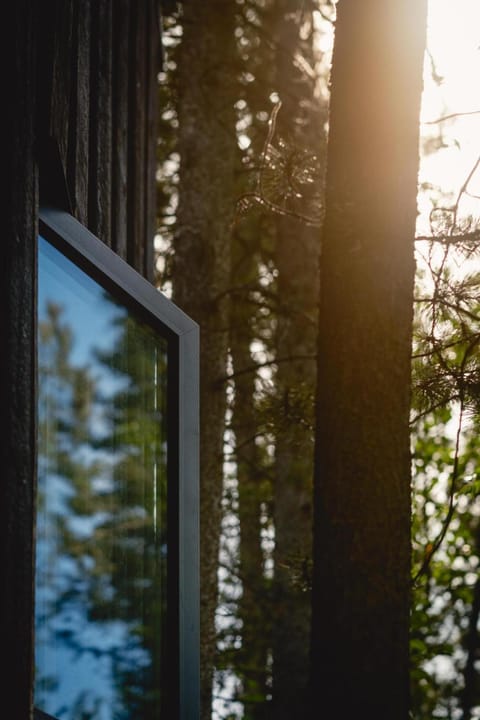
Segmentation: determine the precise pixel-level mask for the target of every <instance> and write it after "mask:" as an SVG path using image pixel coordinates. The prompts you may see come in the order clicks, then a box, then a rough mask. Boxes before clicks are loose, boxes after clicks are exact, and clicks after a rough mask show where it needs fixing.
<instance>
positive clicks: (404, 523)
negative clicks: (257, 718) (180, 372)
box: [311, 0, 426, 720]
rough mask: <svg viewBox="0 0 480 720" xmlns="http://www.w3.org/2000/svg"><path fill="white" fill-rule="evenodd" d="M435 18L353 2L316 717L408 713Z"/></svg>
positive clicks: (411, 8)
mask: <svg viewBox="0 0 480 720" xmlns="http://www.w3.org/2000/svg"><path fill="white" fill-rule="evenodd" d="M425 26H426V2H425V1H422V0H416V1H415V2H401V3H399V2H397V0H368V1H367V2H363V3H359V2H355V0H345V1H344V2H341V3H339V5H338V19H337V27H336V41H335V49H334V56H333V63H332V85H331V99H330V135H329V150H328V165H327V167H328V170H327V187H326V220H325V226H324V232H323V246H322V257H321V288H320V304H319V307H320V320H319V345H318V368H317V372H318V396H317V435H316V470H315V515H314V526H315V527H314V576H313V611H312V616H313V620H312V624H313V630H312V674H311V691H312V700H313V702H314V704H313V707H316V708H318V710H317V714H318V715H319V716H320V715H322V717H323V716H324V712H325V710H326V709H328V710H327V711H328V712H332V711H333V710H334V712H335V717H336V718H337V720H342V719H343V718H345V719H346V718H351V717H353V716H355V717H357V716H361V717H364V716H365V717H368V718H369V720H377V719H378V720H385V718H387V717H388V718H389V720H397V719H398V720H400V719H402V720H406V718H407V717H408V712H409V667H408V665H409V663H408V633H409V604H410V451H409V406H410V354H411V324H412V307H413V280H414V270H415V265H414V254H413V238H414V230H415V217H416V189H417V171H418V126H419V110H420V96H421V83H422V59H423V51H424V42H425Z"/></svg>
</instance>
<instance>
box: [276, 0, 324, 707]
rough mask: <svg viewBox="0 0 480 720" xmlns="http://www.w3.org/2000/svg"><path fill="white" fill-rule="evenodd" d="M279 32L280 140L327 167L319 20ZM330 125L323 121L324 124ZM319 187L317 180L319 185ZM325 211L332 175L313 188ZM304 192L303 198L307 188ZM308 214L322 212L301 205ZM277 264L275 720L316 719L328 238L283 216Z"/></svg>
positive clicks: (283, 22)
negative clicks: (311, 677)
mask: <svg viewBox="0 0 480 720" xmlns="http://www.w3.org/2000/svg"><path fill="white" fill-rule="evenodd" d="M276 10H277V11H278V12H280V13H281V14H280V15H279V17H278V21H277V27H276V81H275V82H276V88H277V91H278V93H279V97H280V99H281V101H282V108H281V110H280V112H279V114H278V118H277V128H276V129H277V133H278V138H276V139H275V138H274V142H275V140H276V141H277V142H278V141H279V140H280V139H283V140H284V141H285V142H286V143H287V144H288V145H289V146H291V147H292V149H293V148H295V147H297V148H300V149H302V150H307V151H308V152H309V153H311V154H315V155H316V157H317V163H318V165H319V167H320V166H324V164H325V150H326V148H325V135H324V133H323V134H322V124H323V125H324V123H325V120H326V107H325V104H324V101H322V100H321V99H320V98H317V97H316V96H315V87H314V86H315V79H314V78H311V77H310V76H308V75H307V74H306V73H305V71H303V70H301V69H299V67H297V65H296V64H295V59H296V58H297V56H298V55H299V54H301V55H302V56H303V57H304V58H305V60H306V61H307V62H308V63H310V65H311V66H312V67H313V66H314V49H313V38H314V36H313V26H312V27H311V28H310V35H309V37H308V38H305V37H303V38H302V37H301V30H303V32H305V29H306V27H307V22H308V19H309V18H310V21H312V17H311V14H310V16H309V15H308V14H307V12H306V10H305V8H303V9H300V8H299V4H298V2H297V1H296V0H283V1H282V2H280V3H278V4H277V7H276ZM322 121H323V122H322ZM312 179H313V178H312ZM306 187H307V188H308V190H309V191H310V192H311V191H312V190H315V197H316V198H317V199H318V205H319V204H320V203H321V194H322V177H321V174H320V173H318V175H317V176H316V177H315V183H312V184H310V185H308V186H306ZM303 189H304V186H300V187H299V188H297V190H303ZM297 203H298V207H297V208H296V209H297V210H298V211H299V212H300V213H301V214H302V215H305V216H308V215H309V214H310V213H311V212H312V211H315V213H319V207H315V208H313V207H309V205H311V201H309V202H307V201H306V199H303V198H297ZM275 219H276V222H275V265H276V269H277V272H278V277H277V293H278V298H277V318H276V332H275V352H276V355H277V357H278V358H279V359H280V362H279V363H278V369H277V372H276V376H275V382H276V392H277V397H278V403H279V406H278V411H279V412H278V419H277V423H276V427H277V432H276V437H275V465H274V525H275V554H274V566H275V579H274V606H273V608H272V615H273V617H274V622H273V635H272V641H273V672H272V696H273V708H274V712H273V717H275V720H291V718H293V717H300V716H302V717H303V716H304V715H306V713H307V711H306V705H305V703H306V696H305V694H306V689H307V682H308V668H309V652H308V650H309V637H310V623H311V593H310V572H311V558H312V516H313V512H312V506H313V496H312V493H313V486H312V476H313V430H312V425H313V413H312V409H313V408H312V405H313V399H312V394H313V392H314V388H315V385H316V380H315V378H316V366H315V359H314V358H315V352H316V341H317V328H318V319H317V313H318V307H317V299H318V285H319V273H318V263H319V253H320V240H319V237H318V229H317V228H315V227H312V226H309V225H307V224H305V222H303V221H299V220H298V219H293V218H289V217H282V216H277V217H276V218H275Z"/></svg>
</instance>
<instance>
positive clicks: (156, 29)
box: [40, 0, 161, 280]
mask: <svg viewBox="0 0 480 720" xmlns="http://www.w3.org/2000/svg"><path fill="white" fill-rule="evenodd" d="M159 13H160V11H159V8H158V2H157V0H140V1H139V2H134V1H133V0H68V1H63V2H62V1H60V2H57V3H52V4H51V7H50V16H49V17H48V16H47V14H46V13H44V12H42V19H41V24H42V26H43V27H45V25H47V27H45V32H44V36H45V37H48V35H49V32H50V33H51V30H50V29H51V28H52V27H53V28H55V30H54V32H53V37H52V36H50V37H49V38H48V41H47V42H48V43H49V47H48V48H47V49H46V50H45V51H44V53H43V56H42V58H41V63H40V73H41V77H40V86H41V92H40V130H41V137H40V144H41V147H42V149H43V154H42V156H41V162H40V193H41V197H42V198H45V200H46V201H47V202H50V201H54V200H55V199H52V198H51V197H50V196H51V193H52V189H53V191H54V192H57V203H58V202H59V201H60V202H63V203H64V204H66V203H67V202H68V204H69V205H70V210H71V212H72V213H73V214H74V215H75V216H76V217H77V218H78V219H79V220H80V221H81V222H82V223H84V224H85V225H87V227H88V228H89V229H90V230H91V231H92V232H93V233H94V234H95V235H97V236H98V237H99V238H100V239H101V240H103V242H105V243H106V244H107V245H109V246H110V247H111V248H112V249H114V250H115V251H116V252H117V253H118V254H119V255H120V256H121V257H123V258H124V259H126V260H127V262H128V263H129V264H130V265H132V266H133V267H134V268H135V269H136V270H137V271H138V272H140V273H141V274H142V275H144V276H145V277H146V278H148V279H149V280H152V279H153V275H154V273H153V270H154V268H153V263H154V254H153V236H154V231H155V173H156V117H157V98H158V91H157V86H156V78H157V75H158V72H159V70H160V62H161V43H160V16H159ZM43 88H45V92H43ZM55 163H56V164H57V165H60V166H61V167H57V168H56V169H55ZM53 172H56V173H57V175H59V176H60V180H61V178H62V177H63V178H64V182H65V193H62V188H61V187H59V183H58V182H57V180H56V179H55V178H54V177H52V173H53Z"/></svg>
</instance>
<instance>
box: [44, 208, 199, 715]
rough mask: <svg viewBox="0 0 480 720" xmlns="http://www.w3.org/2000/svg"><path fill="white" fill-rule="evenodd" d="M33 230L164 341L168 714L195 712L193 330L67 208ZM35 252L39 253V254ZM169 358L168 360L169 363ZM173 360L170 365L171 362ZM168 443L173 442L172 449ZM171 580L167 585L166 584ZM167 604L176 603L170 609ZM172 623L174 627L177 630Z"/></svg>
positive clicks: (47, 211)
mask: <svg viewBox="0 0 480 720" xmlns="http://www.w3.org/2000/svg"><path fill="white" fill-rule="evenodd" d="M39 233H40V234H41V235H42V236H43V237H45V239H46V240H48V241H49V242H50V243H51V244H52V245H54V246H55V247H56V248H57V249H58V250H59V251H60V252H62V253H63V254H64V255H65V256H66V257H67V258H68V259H69V260H71V261H72V262H74V263H75V264H76V265H78V266H79V267H80V268H81V269H82V270H83V271H84V272H86V273H87V274H88V275H89V276H90V277H92V278H93V279H94V280H95V281H97V282H98V283H99V284H100V285H103V286H104V287H105V288H106V289H108V290H109V291H110V292H112V294H114V295H115V296H117V297H119V298H120V299H121V300H122V301H123V302H125V304H126V306H127V307H129V308H130V309H133V310H135V311H137V312H138V313H139V314H140V315H143V316H144V317H145V318H146V319H147V321H148V322H150V324H152V325H153V326H154V327H155V326H156V327H158V329H159V332H160V334H162V335H163V336H164V337H166V338H167V339H168V346H169V350H168V357H169V363H168V364H169V376H168V386H169V391H168V392H169V405H170V408H169V417H168V425H169V426H170V427H171V426H172V425H173V426H174V429H173V432H172V433H171V434H170V433H169V436H168V442H169V456H170V459H169V465H168V473H169V476H168V486H169V487H168V494H169V495H168V506H169V507H168V510H167V512H168V519H169V522H173V525H174V527H176V528H178V531H177V532H176V533H175V534H174V537H173V538H171V539H173V545H174V547H173V555H174V561H176V562H175V565H176V567H174V568H172V566H169V578H171V575H172V571H173V577H174V589H173V593H172V595H170V594H169V606H170V612H172V611H173V612H172V616H171V617H172V618H173V620H174V623H173V625H174V628H173V630H174V634H175V638H174V639H172V644H173V645H174V646H175V649H174V653H175V655H176V659H175V665H176V668H177V672H176V673H175V677H172V684H175V685H176V692H174V695H176V701H175V702H174V706H175V708H174V709H173V708H172V712H173V713H174V716H176V717H177V718H178V720H198V719H199V717H200V690H199V687H200V679H199V678H200V663H199V647H200V627H199V625H200V623H199V614H200V611H199V606H200V589H199V588H200V574H199V334H200V333H199V327H198V325H197V324H196V323H195V322H194V321H193V320H191V318H189V317H188V316H187V315H186V314H185V313H184V312H183V311H182V310H180V309H179V308H178V307H177V306H176V305H175V304H174V303H173V302H172V301H171V300H169V299H168V298H166V297H165V296H164V295H163V294H162V293H161V292H159V291H158V290H157V289H156V288H155V287H154V286H153V285H152V284H151V283H150V282H148V281H147V280H146V279H145V278H143V277H142V276H141V275H140V274H139V273H137V272H136V270H134V269H133V268H132V267H131V266H130V265H128V264H127V263H126V262H125V261H124V260H122V258H121V257H120V256H119V255H117V254H116V253H115V252H113V251H112V250H111V249H110V248H109V247H107V246H106V245H105V244H104V243H102V242H101V241H100V240H99V239H98V238H97V237H96V236H95V235H93V233H91V232H90V231H89V230H88V229H87V228H86V227H85V226H84V225H82V224H81V223H80V222H78V220H76V219H75V218H74V217H73V216H72V215H70V214H69V213H67V212H65V211H63V210H60V209H58V208H54V207H42V208H40V214H39ZM37 257H38V252H37ZM172 359H173V363H172ZM172 365H173V366H174V367H172ZM172 445H173V447H172ZM169 585H170V583H169ZM172 603H173V604H174V607H173V608H171V605H172ZM175 626H176V631H175Z"/></svg>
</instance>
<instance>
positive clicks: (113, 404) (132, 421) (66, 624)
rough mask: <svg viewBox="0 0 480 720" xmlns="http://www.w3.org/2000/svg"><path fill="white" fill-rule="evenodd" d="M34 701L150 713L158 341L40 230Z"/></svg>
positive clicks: (160, 624) (158, 713) (158, 659)
mask: <svg viewBox="0 0 480 720" xmlns="http://www.w3.org/2000/svg"><path fill="white" fill-rule="evenodd" d="M38 316H39V320H38V427H39V431H38V432H39V438H38V509H37V541H36V548H37V561H36V618H35V621H36V663H35V664H36V670H35V705H36V707H38V708H40V709H41V710H43V711H45V712H47V713H49V714H51V715H54V716H55V717H57V718H59V719H61V720H134V719H135V720H140V719H141V720H154V719H155V720H159V719H160V718H161V717H162V708H163V707H164V702H165V698H164V697H163V694H164V692H165V687H164V685H165V683H163V682H162V676H163V672H164V663H165V620H166V597H167V596H166V580H167V577H166V573H167V564H166V563H167V534H166V531H167V525H166V519H167V472H166V460H167V446H166V429H167V428H166V372H167V344H166V340H165V339H163V338H162V337H161V336H159V335H158V333H157V332H155V331H154V330H153V328H151V327H150V326H149V325H147V324H146V323H144V322H142V321H140V320H139V318H138V317H136V316H135V315H134V314H132V312H131V311H129V310H128V309H127V308H126V307H125V306H124V305H122V304H121V303H119V302H118V301H116V300H115V299H114V298H113V297H112V296H111V295H109V294H108V293H107V292H106V291H105V290H104V289H103V288H102V287H101V286H100V285H98V284H97V283H96V282H95V281H93V280H92V279H91V278H90V277H89V276H87V275H86V274H85V273H84V272H83V271H81V270H80V269H79V268H78V267H76V266H75V265H74V264H73V263H71V262H70V261H69V260H67V259H66V258H65V257H64V256H63V255H62V254H61V253H60V252H58V251H57V250H56V249H55V248H53V246H51V245H50V244H49V243H48V242H47V241H46V240H44V239H43V238H39V289H38Z"/></svg>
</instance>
